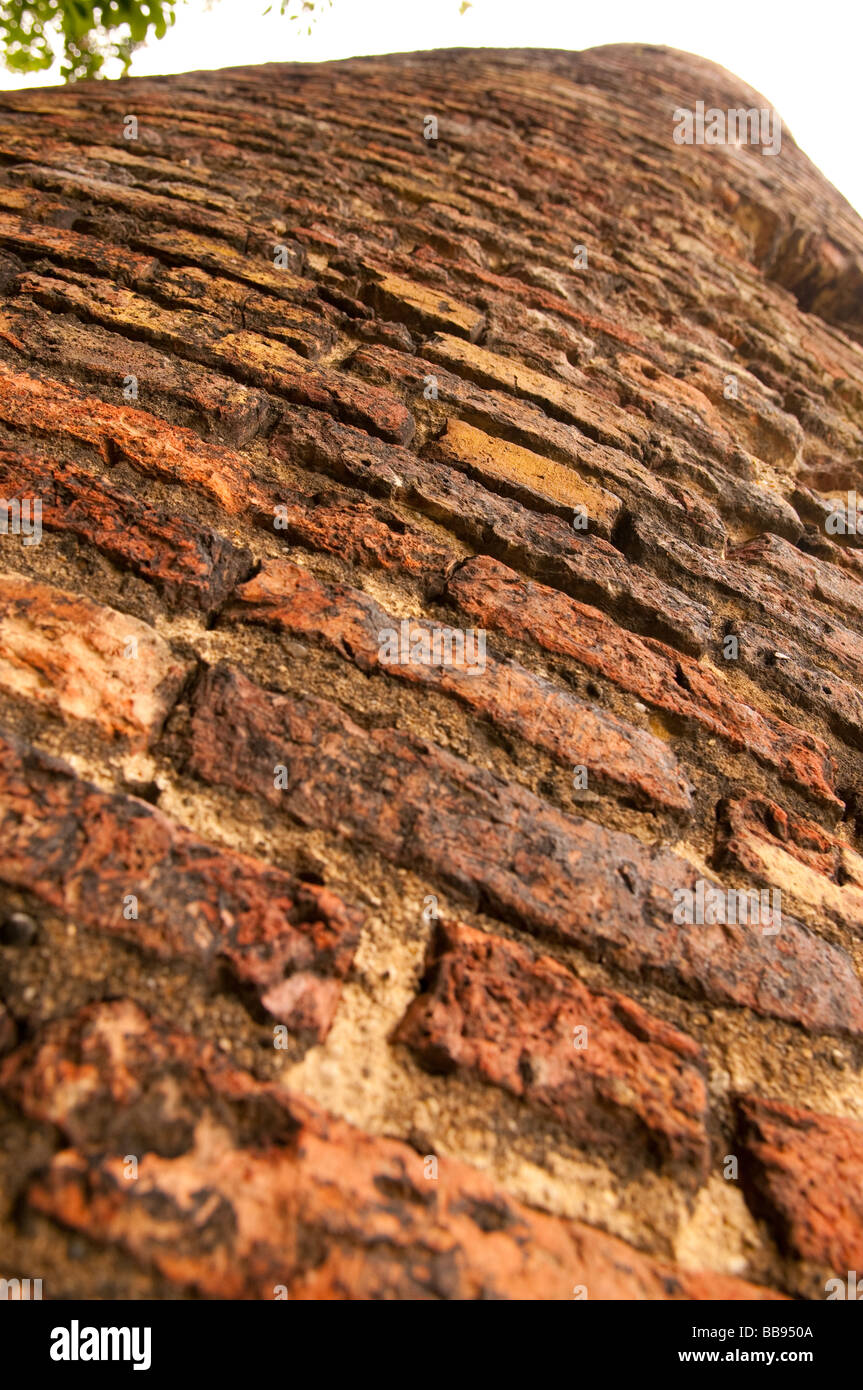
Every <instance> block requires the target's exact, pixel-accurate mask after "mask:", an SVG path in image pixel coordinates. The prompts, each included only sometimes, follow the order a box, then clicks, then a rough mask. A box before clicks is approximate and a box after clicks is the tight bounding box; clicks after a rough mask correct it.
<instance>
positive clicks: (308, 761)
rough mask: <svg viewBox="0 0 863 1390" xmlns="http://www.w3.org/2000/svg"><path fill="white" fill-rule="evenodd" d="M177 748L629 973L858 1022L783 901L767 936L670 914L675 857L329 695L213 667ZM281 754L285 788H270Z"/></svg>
mask: <svg viewBox="0 0 863 1390" xmlns="http://www.w3.org/2000/svg"><path fill="white" fill-rule="evenodd" d="M179 751H180V753H181V755H182V756H183V758H184V761H185V764H186V766H187V768H188V770H189V771H191V772H193V773H195V774H197V775H198V776H199V777H201V778H203V779H204V780H205V781H208V782H211V783H213V784H215V785H226V786H233V787H236V788H237V789H238V790H242V791H243V792H249V791H255V792H256V793H257V795H258V796H260V797H261V798H262V799H264V800H266V801H267V802H268V803H269V804H271V805H274V806H279V807H280V808H281V809H282V810H283V812H284V814H285V815H287V816H289V817H290V818H291V819H292V820H294V821H297V822H299V823H300V824H301V825H305V826H309V827H315V828H322V829H326V830H328V831H330V832H331V833H334V834H339V835H342V836H344V837H346V838H347V839H349V840H354V841H356V842H357V843H359V844H361V845H368V846H371V847H372V848H373V849H375V850H376V851H377V852H378V853H379V854H381V855H383V856H384V857H385V858H386V859H389V860H391V861H392V862H394V863H396V864H401V865H404V866H405V867H407V868H411V869H413V870H415V871H417V872H420V873H429V874H431V875H432V876H433V877H435V878H437V879H439V880H440V881H441V882H442V883H444V884H447V885H449V886H451V887H453V888H455V889H457V890H458V891H459V892H461V893H463V894H465V895H466V896H467V897H468V898H469V899H470V900H471V901H472V903H473V904H474V905H476V906H482V907H483V908H485V909H487V910H489V911H491V912H492V913H496V914H498V915H499V916H501V917H503V918H506V919H509V920H513V921H515V922H516V923H518V924H520V925H521V926H523V927H525V928H526V929H527V930H528V931H530V932H533V933H535V934H537V935H540V936H550V937H557V938H559V939H561V940H564V941H569V942H573V943H575V944H578V945H579V946H581V947H582V948H583V949H585V950H587V951H589V952H590V953H592V954H594V955H597V956H601V957H602V958H603V959H604V960H606V961H608V962H610V963H613V964H615V965H617V966H619V967H620V968H621V969H623V970H625V971H627V972H630V973H632V974H634V975H644V976H645V977H647V978H650V979H654V980H656V981H658V982H659V983H661V984H663V985H665V986H666V987H668V988H671V989H672V990H676V991H679V992H681V993H684V994H688V995H690V996H694V997H697V998H704V999H707V1000H709V1001H711V1002H713V1003H715V1004H722V1005H732V1004H737V1005H744V1006H746V1007H748V1008H751V1009H754V1010H755V1011H756V1012H758V1013H760V1014H765V1015H768V1016H772V1017H775V1018H782V1019H788V1020H791V1021H794V1022H797V1023H800V1024H802V1025H803V1026H804V1027H807V1028H811V1029H815V1030H819V1031H824V1032H837V1033H850V1034H854V1035H860V1034H861V1033H863V990H861V986H860V982H859V981H858V979H857V977H856V975H855V974H854V971H853V969H852V966H851V962H850V961H849V960H848V958H847V956H846V955H845V954H844V952H842V951H840V950H839V949H838V948H837V947H835V946H832V945H830V944H829V943H828V942H825V941H823V940H822V939H821V938H819V937H816V936H814V935H812V934H811V933H809V932H808V931H806V930H805V928H803V927H801V926H800V924H799V923H797V922H796V921H795V920H794V919H793V918H792V917H790V916H788V915H787V914H783V915H782V925H781V931H780V932H779V933H778V934H777V935H772V936H767V935H764V934H763V933H762V931H761V930H760V928H759V927H757V926H751V925H750V926H739V925H738V926H729V925H709V924H705V925H704V926H697V925H694V926H686V925H680V926H678V925H676V924H675V923H674V922H673V913H674V893H675V890H677V889H683V888H686V889H690V890H692V889H693V887H694V884H695V882H696V880H697V875H696V873H695V871H694V870H693V868H692V867H691V866H690V865H689V864H687V863H686V861H685V860H683V859H680V858H678V856H676V855H674V854H671V853H669V852H668V851H667V850H658V849H655V848H647V847H645V846H644V845H642V844H641V843H640V841H638V840H636V839H635V838H634V837H632V836H630V835H626V834H623V833H621V832H618V831H611V830H606V829H605V828H604V827H602V826H599V825H595V824H594V823H593V822H591V821H586V820H581V819H577V818H576V817H574V816H565V815H563V814H561V813H560V812H558V811H556V810H555V809H554V808H553V807H551V806H549V805H548V804H547V803H546V802H544V801H541V800H540V799H539V798H538V797H536V796H534V795H533V794H532V793H531V792H528V791H526V790H525V789H524V788H523V787H520V786H518V785H516V784H513V783H507V782H504V781H502V780H501V779H500V778H498V777H495V776H493V775H492V774H490V773H487V772H484V771H482V770H481V769H478V768H475V767H473V766H472V765H471V764H470V763H466V762H464V761H463V760H462V759H460V758H457V757H454V756H453V755H452V754H450V753H447V752H445V751H444V750H443V749H441V748H439V747H437V746H436V745H435V744H433V743H430V742H428V741H426V740H422V739H418V738H415V737H413V736H411V735H407V734H401V733H396V732H393V731H392V730H389V729H373V730H370V731H369V730H364V729H360V728H359V727H358V726H357V725H356V724H354V723H353V721H351V720H350V719H349V717H348V716H347V714H346V713H345V712H344V711H343V710H341V709H340V708H338V707H337V706H336V705H332V704H330V703H329V702H327V701H324V700H319V699H311V698H310V699H304V700H296V699H292V698H290V697H288V696H284V695H274V694H271V693H269V692H267V691H265V690H263V689H262V688H261V687H260V686H257V685H255V684H253V682H251V681H250V680H248V679H247V678H246V677H245V676H243V675H241V674H239V673H238V672H235V671H232V670H231V669H230V668H228V667H227V666H224V665H220V666H218V667H215V668H213V669H212V670H209V671H207V672H205V673H204V675H203V677H202V679H201V680H200V682H199V683H198V685H197V686H196V688H195V690H194V692H193V694H192V717H191V725H190V728H189V731H188V733H187V734H184V735H182V736H181V737H180V738H179ZM277 764H280V765H283V766H285V767H286V768H287V772H288V789H287V791H286V792H282V791H280V790H277V789H276V788H275V787H274V783H273V768H274V766H276V765H277Z"/></svg>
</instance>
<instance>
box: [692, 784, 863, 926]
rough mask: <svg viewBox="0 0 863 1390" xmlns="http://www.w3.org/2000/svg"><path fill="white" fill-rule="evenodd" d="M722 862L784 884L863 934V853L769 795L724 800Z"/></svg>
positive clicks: (720, 843) (756, 877)
mask: <svg viewBox="0 0 863 1390" xmlns="http://www.w3.org/2000/svg"><path fill="white" fill-rule="evenodd" d="M717 862H718V863H719V864H721V865H733V866H734V867H736V868H740V869H742V870H743V872H744V873H745V874H746V875H747V876H748V877H749V878H751V879H753V880H754V881H755V882H759V883H770V884H780V885H781V887H782V891H783V892H784V893H788V894H789V895H791V896H792V897H794V898H796V899H797V900H798V901H799V902H801V903H803V904H804V905H805V906H806V907H808V908H810V909H811V910H812V912H813V913H816V914H817V915H818V916H819V918H820V917H822V916H826V917H829V918H831V919H832V920H833V921H834V922H837V923H838V924H839V925H840V926H843V927H848V928H849V929H850V930H851V931H853V932H854V933H855V934H856V935H858V936H861V935H863V857H861V856H860V855H859V854H858V853H857V851H856V850H855V849H853V847H852V846H851V845H850V844H848V843H846V842H845V841H844V840H839V839H837V838H836V836H835V835H831V834H830V832H829V831H827V830H825V829H824V828H823V826H820V825H819V824H818V823H817V821H813V820H809V819H807V818H806V817H804V816H796V815H794V814H792V813H791V812H789V811H786V810H784V809H783V807H781V806H777V805H776V803H775V802H773V801H769V800H767V799H766V798H764V797H744V798H740V799H737V800H731V799H729V800H727V801H724V802H723V803H722V804H721V805H720V808H719V815H718V832H717Z"/></svg>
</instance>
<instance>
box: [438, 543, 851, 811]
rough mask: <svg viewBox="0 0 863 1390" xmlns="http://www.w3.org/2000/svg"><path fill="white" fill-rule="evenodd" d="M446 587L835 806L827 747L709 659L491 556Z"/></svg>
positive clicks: (476, 609) (513, 633)
mask: <svg viewBox="0 0 863 1390" xmlns="http://www.w3.org/2000/svg"><path fill="white" fill-rule="evenodd" d="M447 595H448V597H449V598H451V599H452V600H453V601H454V602H455V603H456V604H458V606H459V608H461V609H462V611H463V612H465V613H467V614H469V615H470V616H471V617H472V618H473V619H475V620H477V619H478V620H479V621H480V622H482V623H485V624H488V626H489V627H491V628H496V629H498V630H500V631H503V632H505V633H507V635H508V636H510V637H515V638H519V639H524V638H525V637H529V638H530V639H531V640H532V641H534V642H537V643H538V644H539V645H540V646H541V647H543V648H544V649H545V650H546V651H550V652H556V653H560V654H561V655H563V656H568V657H571V658H572V659H573V660H575V661H577V662H578V663H579V664H580V665H582V666H585V667H586V668H587V669H588V670H591V671H596V672H598V673H599V674H600V675H602V676H605V677H606V678H607V679H608V680H610V681H612V682H613V683H614V684H615V685H617V686H619V687H620V688H621V689H623V690H627V691H630V692H631V693H632V694H634V695H638V696H639V698H640V699H642V700H646V701H648V702H649V703H650V704H652V705H654V706H655V707H656V708H657V709H662V710H667V711H668V712H669V713H671V714H674V715H678V716H680V717H682V718H684V719H688V720H691V721H692V722H693V723H695V724H696V725H698V726H700V727H701V728H705V729H708V730H709V731H710V732H711V733H712V734H718V735H719V736H720V737H721V738H723V739H724V740H725V741H726V742H727V743H729V744H730V745H731V746H732V747H733V748H737V749H746V750H748V751H749V752H750V753H752V754H753V756H754V757H756V758H758V760H759V761H760V762H763V763H765V764H766V765H767V766H768V767H773V768H775V769H776V770H777V772H779V774H780V776H781V777H783V778H784V779H785V780H786V781H788V782H791V783H793V784H794V785H796V786H798V787H800V788H802V789H804V790H806V791H810V792H814V793H815V794H816V795H817V796H818V797H819V798H820V799H821V800H824V801H827V802H832V803H834V804H835V802H836V800H837V798H836V794H835V792H834V790H833V779H834V766H833V760H832V758H831V756H830V752H829V750H828V748H827V745H826V744H825V743H824V742H823V741H822V740H821V739H819V738H817V737H815V736H814V735H813V734H810V733H808V732H806V731H805V730H803V729H797V728H795V727H794V726H793V725H791V724H786V723H785V721H784V720H782V719H778V718H777V717H776V716H775V715H771V714H763V713H761V712H760V711H758V710H754V709H752V708H751V707H750V706H748V705H745V704H743V702H742V701H740V700H738V699H737V698H736V697H735V696H734V695H733V694H732V693H731V691H730V690H728V689H727V687H726V686H725V685H724V683H723V681H722V680H721V679H720V677H719V676H718V675H716V674H714V672H713V671H712V670H711V668H710V667H709V666H706V665H703V664H701V663H699V662H696V661H693V660H691V659H690V658H688V657H686V656H683V655H681V654H680V653H679V652H676V651H674V650H673V649H672V648H670V647H668V646H666V645H665V644H664V643H662V642H657V641H654V640H652V639H651V638H643V637H636V636H634V635H633V634H631V633H628V632H623V631H621V629H620V628H619V627H617V626H616V625H615V624H614V623H612V622H611V621H610V620H609V619H608V618H607V617H606V616H605V614H603V613H601V612H599V611H598V610H597V609H596V608H592V607H589V606H587V605H586V604H582V603H577V602H575V601H574V600H573V599H571V598H569V597H568V596H567V595H565V594H561V593H559V592H557V591H556V590H554V589H550V588H548V587H546V586H545V585H542V584H537V583H534V582H532V581H531V580H526V579H523V578H522V577H521V576H520V575H518V574H515V573H514V572H513V571H512V570H510V569H507V567H506V566H505V565H502V564H500V563H499V562H498V561H496V560H493V559H491V558H489V557H488V556H486V555H479V556H476V557H475V558H473V559H470V560H466V561H465V562H464V563H463V564H462V565H460V566H459V567H458V568H457V569H456V571H455V572H454V573H453V574H452V576H451V577H450V579H449V581H448V584H447Z"/></svg>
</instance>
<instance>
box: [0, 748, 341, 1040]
mask: <svg viewBox="0 0 863 1390" xmlns="http://www.w3.org/2000/svg"><path fill="white" fill-rule="evenodd" d="M0 749H2V761H0V880H2V881H3V882H4V883H7V884H10V885H12V886H15V887H19V888H26V889H27V890H28V891H29V892H31V893H34V894H35V895H36V896H37V897H38V898H41V899H42V900H43V901H44V902H46V903H48V904H49V905H50V906H51V907H52V908H55V909H56V910H57V911H60V912H63V913H65V914H66V915H67V916H69V917H72V918H73V919H74V920H76V921H77V922H78V923H79V924H80V925H81V926H84V927H88V928H90V929H91V930H93V931H97V932H105V933H108V934H110V935H113V936H117V937H120V938H122V939H123V940H125V941H128V942H130V943H131V944H133V945H135V946H136V947H138V948H139V949H141V950H142V951H145V952H152V953H153V954H154V955H156V956H160V957H162V958H164V959H171V958H172V957H177V958H184V959H188V960H194V961H198V962H200V964H201V965H202V966H203V967H206V968H215V967H217V966H218V965H219V964H224V965H226V966H227V967H228V968H229V970H230V971H231V972H232V974H233V975H234V976H235V978H236V979H237V980H238V981H239V982H240V983H242V984H243V985H246V986H248V987H250V988H251V989H252V990H254V992H255V994H256V996H257V998H258V999H259V1000H260V1003H261V1004H262V1005H263V1007H264V1008H265V1009H266V1010H267V1011H268V1012H269V1013H270V1014H271V1015H272V1016H273V1017H274V1018H277V1019H280V1020H281V1021H282V1022H283V1023H286V1024H287V1025H288V1026H289V1027H290V1028H292V1029H295V1030H296V1031H297V1032H298V1033H300V1034H302V1035H304V1036H307V1037H310V1038H312V1039H316V1040H320V1039H321V1038H323V1037H324V1036H325V1035H326V1033H327V1030H328V1028H329V1025H330V1022H331V1020H332V1016H333V1013H334V1010H335V1008H336V1005H337V1003H338V999H339V992H340V988H341V981H342V980H343V979H344V977H345V975H346V973H347V971H348V970H349V968H350V965H351V960H352V958H353V953H354V949H355V946H356V943H357V940H358V936H359V927H360V917H359V914H358V912H357V911H356V910H355V909H354V908H351V907H348V906H346V905H345V904H344V903H343V902H342V901H341V899H340V898H339V897H337V896H336V894H335V893H333V892H332V891H331V890H329V889H327V888H322V887H317V886H315V885H314V884H306V883H302V882H299V881H297V880H295V879H294V878H292V877H291V876H290V875H289V874H287V873H284V872H282V871H281V870H280V869H276V868H273V867H272V866H270V865H268V864H264V863H261V862H260V861H258V860H256V859H253V858H251V857H249V856H248V855H244V854H237V853H234V852H233V851H232V850H228V849H223V848H221V847H220V846H218V845H212V844H208V843H207V842H206V841H204V840H201V839H199V838H198V837H197V836H196V835H194V834H193V833H192V832H191V831H190V830H187V829H186V828H184V827H183V826H180V825H176V824H174V823H173V822H172V821H171V820H169V819H168V818H167V816H165V815H163V814H162V812H161V811H159V810H157V809H155V808H154V807H152V806H150V805H148V804H147V803H146V802H144V801H139V800H137V799H136V798H135V797H130V796H121V795H117V794H114V793H111V792H105V791H101V790H100V789H99V788H97V787H94V786H92V785H90V784H89V783H87V782H83V781H80V780H79V779H78V778H76V777H75V776H74V775H73V774H72V771H71V769H70V768H69V767H68V766H67V765H66V764H64V763H62V762H59V761H58V760H57V759H55V758H49V757H46V756H45V755H44V754H42V753H38V752H36V751H35V750H33V749H31V748H28V747H27V746H26V745H24V744H21V743H20V742H19V741H17V740H16V739H12V738H3V739H2V740H0ZM130 897H134V898H136V899H137V913H138V916H137V918H134V917H130V918H127V917H126V916H125V915H124V909H125V908H127V907H129V899H130ZM130 910H131V909H130Z"/></svg>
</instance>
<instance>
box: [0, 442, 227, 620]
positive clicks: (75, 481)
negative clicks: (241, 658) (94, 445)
mask: <svg viewBox="0 0 863 1390" xmlns="http://www.w3.org/2000/svg"><path fill="white" fill-rule="evenodd" d="M0 493H2V495H3V497H4V498H6V499H7V500H8V499H9V498H12V497H18V498H23V497H31V498H35V497H38V498H39V499H40V500H41V503H42V525H43V527H44V528H45V529H46V530H48V531H59V532H61V533H63V534H69V535H74V536H80V537H82V539H84V540H86V541H88V542H89V543H90V544H91V545H93V546H95V548H96V549H97V550H99V551H100V552H101V553H102V554H103V555H107V556H108V558H109V559H110V560H112V561H113V562H114V564H116V565H118V566H119V567H120V568H121V569H127V568H128V569H131V570H133V571H134V572H135V573H136V574H139V575H140V576H141V577H142V578H143V579H146V580H147V581H148V582H150V583H152V584H155V585H157V586H158V588H159V590H160V591H161V592H162V593H163V594H164V596H165V598H166V600H167V602H168V603H169V605H170V606H172V607H174V606H176V605H177V604H179V603H181V602H185V603H188V604H192V605H194V606H196V607H199V608H200V609H201V610H202V612H204V613H206V614H207V615H210V614H212V613H214V612H215V611H216V610H217V609H218V608H220V607H221V605H222V603H223V602H224V601H225V599H226V598H227V596H228V594H229V593H230V592H231V589H232V588H233V586H234V585H235V584H236V583H237V581H238V580H240V579H242V578H243V577H244V576H245V575H246V574H248V572H249V570H250V569H251V567H252V557H251V555H250V554H249V552H248V551H246V550H239V549H237V548H236V547H235V546H233V545H231V543H230V542H229V541H228V540H226V539H225V537H224V536H220V535H219V534H218V533H217V532H215V531H211V530H210V529H209V528H207V527H205V526H199V525H197V524H196V523H195V522H193V521H190V520H189V518H188V517H178V516H176V515H175V514H169V513H168V512H165V511H161V510H159V509H157V508H155V507H149V506H147V504H146V503H143V502H141V500H140V498H137V497H133V496H132V494H131V493H128V492H122V491H120V489H119V488H115V487H112V486H110V484H108V483H105V482H103V481H102V479H101V478H97V477H94V475H93V474H92V473H88V472H86V471H85V470H84V469H83V468H79V467H78V466H77V465H76V464H73V463H57V462H55V461H54V460H49V459H44V458H40V457H37V456H35V455H32V454H19V453H13V452H12V451H11V450H0Z"/></svg>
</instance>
